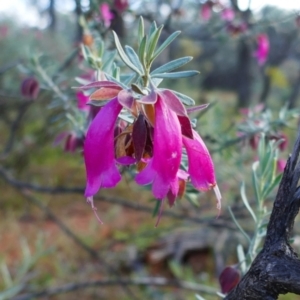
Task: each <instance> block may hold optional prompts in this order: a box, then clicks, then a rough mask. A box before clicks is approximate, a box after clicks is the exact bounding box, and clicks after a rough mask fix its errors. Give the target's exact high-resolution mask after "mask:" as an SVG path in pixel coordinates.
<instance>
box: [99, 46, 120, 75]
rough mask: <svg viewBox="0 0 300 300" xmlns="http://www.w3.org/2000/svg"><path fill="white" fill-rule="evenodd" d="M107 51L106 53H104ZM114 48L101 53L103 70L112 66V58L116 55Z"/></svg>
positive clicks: (107, 70) (105, 70) (107, 69)
mask: <svg viewBox="0 0 300 300" xmlns="http://www.w3.org/2000/svg"><path fill="white" fill-rule="evenodd" d="M106 53H108V54H106ZM116 53H117V52H116V50H113V51H110V52H105V53H104V55H103V66H102V70H103V71H104V72H109V71H110V70H111V68H112V64H113V62H114V59H115V57H116Z"/></svg>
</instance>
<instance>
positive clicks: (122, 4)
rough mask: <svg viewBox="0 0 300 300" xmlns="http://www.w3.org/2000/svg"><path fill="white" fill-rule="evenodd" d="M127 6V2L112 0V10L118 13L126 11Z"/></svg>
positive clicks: (126, 0)
mask: <svg viewBox="0 0 300 300" xmlns="http://www.w3.org/2000/svg"><path fill="white" fill-rule="evenodd" d="M128 6H129V4H128V0H114V8H115V9H116V10H117V11H118V12H120V13H122V12H124V11H125V10H127V9H128Z"/></svg>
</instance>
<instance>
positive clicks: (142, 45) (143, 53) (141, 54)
mask: <svg viewBox="0 0 300 300" xmlns="http://www.w3.org/2000/svg"><path fill="white" fill-rule="evenodd" d="M146 45H147V36H146V35H145V36H144V37H143V39H142V41H141V43H140V46H139V50H138V53H139V59H140V62H141V63H142V65H143V66H146V62H145V59H146Z"/></svg>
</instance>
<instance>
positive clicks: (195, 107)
mask: <svg viewBox="0 0 300 300" xmlns="http://www.w3.org/2000/svg"><path fill="white" fill-rule="evenodd" d="M208 106H209V103H207V104H201V105H196V106H193V107H188V108H187V109H186V110H187V113H188V114H190V113H193V112H196V111H199V110H203V109H205V108H207V107H208Z"/></svg>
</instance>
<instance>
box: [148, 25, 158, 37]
mask: <svg viewBox="0 0 300 300" xmlns="http://www.w3.org/2000/svg"><path fill="white" fill-rule="evenodd" d="M156 30H157V26H156V22H155V21H153V22H152V23H151V26H150V28H149V31H148V36H149V37H150V38H151V36H152V34H153V33H154V32H155V31H156Z"/></svg>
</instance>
